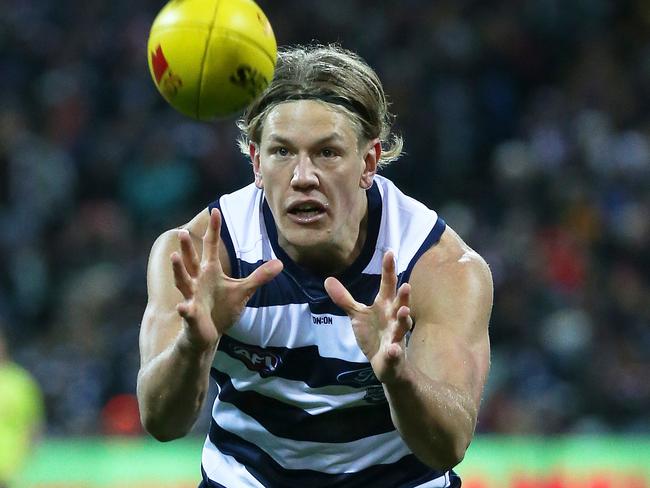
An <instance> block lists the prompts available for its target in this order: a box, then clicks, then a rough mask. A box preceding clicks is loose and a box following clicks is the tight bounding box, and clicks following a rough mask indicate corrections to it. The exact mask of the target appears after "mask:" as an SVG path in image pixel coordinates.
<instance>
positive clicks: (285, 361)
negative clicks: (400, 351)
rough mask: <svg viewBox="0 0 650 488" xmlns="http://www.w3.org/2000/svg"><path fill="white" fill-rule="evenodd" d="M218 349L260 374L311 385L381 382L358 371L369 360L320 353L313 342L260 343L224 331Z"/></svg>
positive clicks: (363, 370) (364, 366)
mask: <svg viewBox="0 0 650 488" xmlns="http://www.w3.org/2000/svg"><path fill="white" fill-rule="evenodd" d="M324 327H327V326H324ZM218 350H219V351H221V352H224V353H226V354H228V356H230V357H232V358H233V359H237V360H239V361H241V362H242V363H243V364H244V366H246V367H247V368H248V369H249V370H251V371H256V372H257V373H259V375H260V376H261V377H263V378H266V377H269V376H277V377H280V378H284V379H287V380H295V381H302V382H304V383H307V385H309V386H310V387H311V388H320V387H324V386H340V385H348V386H352V387H356V388H362V387H367V386H372V385H380V384H381V383H380V382H379V380H377V378H376V377H375V375H374V374H372V375H370V376H369V375H368V374H365V375H364V374H362V372H365V371H368V372H371V371H372V368H371V366H370V363H369V362H362V363H357V362H353V361H345V360H343V359H338V358H326V357H321V356H320V355H319V352H318V346H316V345H311V346H303V347H295V348H287V347H273V346H268V347H260V346H255V345H251V344H247V343H245V342H240V341H238V340H236V339H233V338H232V337H230V336H227V335H224V336H222V337H221V339H220V341H219V349H218ZM355 372H358V373H360V374H361V376H360V377H359V379H358V380H357V381H351V380H350V379H349V378H350V375H351V374H352V373H355Z"/></svg>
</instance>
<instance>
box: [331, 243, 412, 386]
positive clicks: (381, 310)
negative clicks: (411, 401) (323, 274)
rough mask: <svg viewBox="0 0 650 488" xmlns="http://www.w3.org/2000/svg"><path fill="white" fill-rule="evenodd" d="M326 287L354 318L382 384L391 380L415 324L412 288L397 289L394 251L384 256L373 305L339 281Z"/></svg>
mask: <svg viewBox="0 0 650 488" xmlns="http://www.w3.org/2000/svg"><path fill="white" fill-rule="evenodd" d="M325 288H326V290H327V293H328V294H329V296H330V298H331V299H332V301H333V302H334V303H336V304H337V305H338V306H340V307H341V308H342V309H343V310H345V312H346V313H347V314H348V316H349V317H350V319H351V322H352V330H353V331H354V335H355V338H356V340H357V344H358V345H359V348H360V349H361V350H362V351H363V353H364V354H365V356H366V357H367V358H368V360H369V361H370V364H371V366H372V369H373V371H374V372H375V375H376V376H377V378H378V379H379V381H381V382H387V381H391V380H392V379H393V378H394V377H395V376H397V375H398V374H399V370H400V368H401V366H402V365H403V361H404V353H405V336H406V333H407V332H408V331H409V330H410V329H411V326H412V325H413V321H412V319H411V316H410V309H409V299H410V298H409V297H410V286H409V285H408V284H403V285H402V286H401V287H400V288H399V290H397V289H396V288H397V276H396V274H395V262H394V258H393V254H392V252H390V251H389V252H387V253H386V254H385V255H384V259H383V261H382V275H381V285H380V287H379V292H378V293H377V296H376V297H375V300H374V302H373V304H372V305H370V306H367V305H364V304H361V303H359V302H357V301H356V300H354V298H352V295H351V294H350V293H349V292H348V290H346V289H345V287H344V286H343V285H342V284H341V283H340V282H339V281H338V280H337V279H335V278H328V279H327V280H326V281H325Z"/></svg>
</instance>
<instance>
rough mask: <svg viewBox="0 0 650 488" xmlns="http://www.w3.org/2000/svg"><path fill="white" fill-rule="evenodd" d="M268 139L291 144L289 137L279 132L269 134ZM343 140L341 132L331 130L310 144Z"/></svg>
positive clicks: (316, 144) (318, 144)
mask: <svg viewBox="0 0 650 488" xmlns="http://www.w3.org/2000/svg"><path fill="white" fill-rule="evenodd" d="M268 140H269V142H274V143H280V144H285V145H291V141H290V140H289V139H287V138H286V137H282V136H281V135H279V134H270V135H269V138H268ZM343 141H344V137H343V136H342V135H341V134H339V133H338V132H332V133H331V134H328V135H327V136H325V137H321V138H320V139H318V140H316V141H314V142H313V144H312V145H314V146H320V145H322V144H326V143H328V142H343Z"/></svg>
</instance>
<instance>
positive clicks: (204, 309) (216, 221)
mask: <svg viewBox="0 0 650 488" xmlns="http://www.w3.org/2000/svg"><path fill="white" fill-rule="evenodd" d="M220 228H221V214H220V213H219V211H218V210H216V209H215V210H213V211H212V212H211V214H210V222H209V224H208V228H207V230H206V233H205V235H204V236H203V250H202V252H201V259H200V260H199V257H198V254H197V252H196V250H195V249H194V246H193V244H192V241H191V238H190V236H189V233H188V232H186V231H181V232H180V234H179V239H180V244H181V252H180V253H174V254H172V257H171V260H172V266H173V269H174V279H175V283H176V288H178V290H179V291H180V292H181V294H182V295H183V299H184V301H183V302H181V303H179V304H178V305H177V307H176V309H177V311H178V313H179V314H180V315H181V317H183V319H184V325H185V329H184V330H185V333H186V335H187V338H188V340H189V341H190V342H191V343H192V344H193V345H195V346H197V347H201V348H208V347H211V346H214V345H215V344H216V343H217V341H218V340H219V338H220V337H221V336H222V335H223V334H224V333H225V332H226V330H228V328H230V327H231V326H232V325H233V324H234V323H235V321H236V320H237V317H239V315H240V314H241V312H242V310H243V309H244V307H245V306H246V302H248V300H249V299H250V297H251V296H252V295H253V293H255V290H256V289H257V288H258V287H259V286H261V285H263V284H265V283H267V282H269V281H271V280H272V279H273V278H274V277H275V276H276V275H277V274H278V273H280V271H282V263H281V262H280V261H278V260H272V261H268V262H267V263H264V264H263V265H262V266H260V267H259V268H257V269H256V270H255V271H254V272H253V273H251V274H250V275H249V276H247V277H246V278H243V279H234V278H230V277H229V276H227V275H226V274H225V273H224V272H223V269H222V267H221V262H220V261H219V243H220V236H219V230H220Z"/></svg>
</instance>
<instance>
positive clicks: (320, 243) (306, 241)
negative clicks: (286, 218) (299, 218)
mask: <svg viewBox="0 0 650 488" xmlns="http://www.w3.org/2000/svg"><path fill="white" fill-rule="evenodd" d="M283 235H284V238H285V239H284V240H285V241H286V242H287V244H288V245H290V246H291V247H294V248H296V249H297V250H300V249H305V250H313V249H315V248H318V247H327V246H328V245H329V243H330V233H329V232H328V231H327V230H325V229H313V228H311V229H309V228H304V229H287V232H283Z"/></svg>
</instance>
